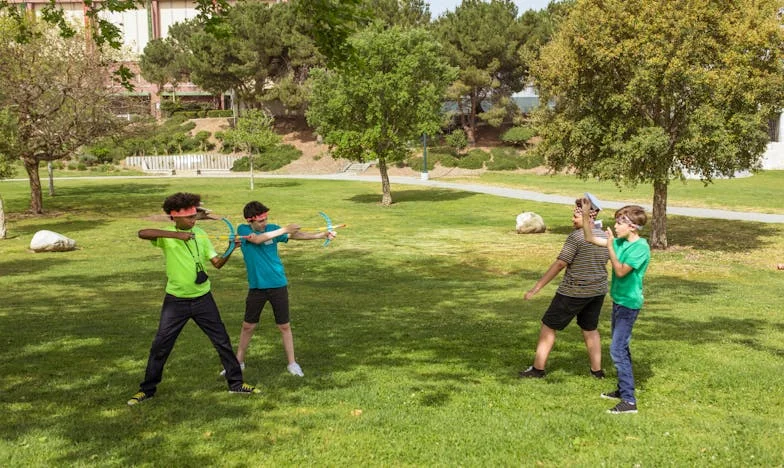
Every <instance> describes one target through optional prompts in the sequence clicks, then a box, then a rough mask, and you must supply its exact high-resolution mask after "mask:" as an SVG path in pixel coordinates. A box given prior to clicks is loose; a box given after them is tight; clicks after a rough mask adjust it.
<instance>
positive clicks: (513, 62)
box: [433, 0, 528, 144]
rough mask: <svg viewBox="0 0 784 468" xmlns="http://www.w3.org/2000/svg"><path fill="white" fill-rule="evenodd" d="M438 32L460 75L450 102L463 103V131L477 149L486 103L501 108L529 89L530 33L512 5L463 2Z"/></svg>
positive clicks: (441, 20)
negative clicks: (498, 104) (527, 46)
mask: <svg viewBox="0 0 784 468" xmlns="http://www.w3.org/2000/svg"><path fill="white" fill-rule="evenodd" d="M433 29H434V31H435V33H436V36H437V37H438V38H439V40H440V41H441V42H442V43H443V44H444V49H445V52H446V55H447V56H448V57H449V60H450V63H451V64H452V65H454V66H456V67H458V68H459V69H460V76H459V79H458V80H457V81H456V82H455V83H453V85H452V86H451V87H450V89H449V93H448V96H449V98H450V99H451V100H454V101H455V102H456V103H457V105H458V109H459V114H460V116H461V119H462V125H463V129H464V130H465V131H466V134H467V136H468V140H469V142H470V143H472V144H473V143H475V142H476V126H477V117H480V118H481V117H482V116H481V115H479V114H480V113H482V112H483V110H482V107H481V103H482V102H483V101H485V100H487V99H490V100H491V101H493V102H500V101H501V99H502V98H504V97H509V96H510V95H511V94H512V93H514V92H517V91H520V90H522V89H523V87H524V86H525V81H526V77H527V73H528V69H527V66H526V62H525V54H524V53H523V52H524V50H523V47H524V45H525V41H526V37H525V34H524V33H525V32H526V29H525V28H524V27H523V25H522V23H520V22H519V21H518V19H517V7H516V6H515V4H514V3H512V2H511V1H510V0H491V1H489V2H484V1H481V0H463V3H462V4H461V5H460V6H458V7H457V8H455V11H453V12H447V13H446V14H444V15H442V16H440V17H439V18H438V19H437V20H436V21H435V23H434V24H433ZM502 106H503V103H502ZM507 108H509V109H512V107H511V106H509V107H507ZM487 117H488V118H491V120H490V121H491V122H492V123H493V124H497V123H498V122H499V119H498V117H497V116H495V115H488V116H487Z"/></svg>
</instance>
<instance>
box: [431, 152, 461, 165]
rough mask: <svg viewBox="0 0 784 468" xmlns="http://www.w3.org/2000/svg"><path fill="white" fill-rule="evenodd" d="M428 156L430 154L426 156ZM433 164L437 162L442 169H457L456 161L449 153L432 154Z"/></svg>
mask: <svg viewBox="0 0 784 468" xmlns="http://www.w3.org/2000/svg"><path fill="white" fill-rule="evenodd" d="M428 156H430V154H428ZM432 159H433V162H438V163H439V164H441V165H442V166H444V167H457V163H458V160H457V158H456V157H454V156H453V155H451V154H449V153H433V155H432Z"/></svg>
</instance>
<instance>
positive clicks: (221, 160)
mask: <svg viewBox="0 0 784 468" xmlns="http://www.w3.org/2000/svg"><path fill="white" fill-rule="evenodd" d="M241 157H242V156H238V155H236V154H217V153H215V154H213V153H202V154H176V155H170V156H130V157H127V158H125V166H126V167H135V168H139V169H141V170H143V171H144V172H171V171H228V170H231V168H232V166H233V165H234V161H236V160H238V159H240V158H241Z"/></svg>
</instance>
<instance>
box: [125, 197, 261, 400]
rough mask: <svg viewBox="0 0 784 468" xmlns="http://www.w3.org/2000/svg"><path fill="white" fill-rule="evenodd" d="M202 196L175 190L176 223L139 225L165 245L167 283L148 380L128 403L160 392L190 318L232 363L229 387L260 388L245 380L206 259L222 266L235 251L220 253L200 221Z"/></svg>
mask: <svg viewBox="0 0 784 468" xmlns="http://www.w3.org/2000/svg"><path fill="white" fill-rule="evenodd" d="M200 201H201V197H199V195H195V194H192V193H182V192H180V193H175V194H174V195H171V196H169V197H168V198H166V200H164V202H163V211H164V212H165V213H166V214H168V215H169V217H170V218H171V220H172V221H174V226H173V227H172V228H169V229H142V230H141V231H139V237H140V238H142V239H146V240H149V241H151V242H152V245H154V246H155V247H158V248H160V249H161V250H163V254H164V256H165V257H166V278H167V283H166V296H165V297H164V299H163V307H162V308H161V318H160V322H159V323H158V332H157V333H156V335H155V339H154V340H153V342H152V347H151V348H150V356H149V358H148V360H147V370H146V371H145V375H144V381H143V382H142V383H141V384H140V385H139V391H138V392H137V393H136V394H135V395H133V396H132V397H131V399H130V400H128V405H131V406H133V405H136V404H138V403H141V402H142V401H144V400H147V399H149V398H152V397H153V395H155V391H156V390H157V387H158V384H159V383H160V382H161V379H162V377H163V366H164V364H166V360H167V359H168V358H169V354H170V353H171V351H172V348H174V343H175V341H176V340H177V337H178V336H179V334H180V332H181V331H182V329H183V327H185V324H186V323H188V320H190V319H193V321H194V322H196V324H197V325H198V326H199V328H201V329H202V331H203V332H204V333H205V334H206V335H207V336H208V337H209V338H210V341H212V344H213V346H215V349H216V350H217V351H218V355H219V356H220V360H221V363H222V364H223V368H224V369H227V372H226V380H227V382H228V385H229V392H230V393H244V394H253V393H259V391H258V390H257V389H256V388H255V387H253V386H251V385H248V384H246V383H243V381H242V370H241V369H240V363H239V362H238V361H237V358H236V357H235V356H234V352H233V351H232V348H231V341H230V340H229V334H228V333H227V332H226V327H225V326H224V325H223V321H222V319H221V316H220V312H219V311H218V306H217V305H216V304H215V300H214V299H213V297H212V293H211V292H210V280H209V278H208V277H207V274H206V272H205V271H204V265H205V264H206V263H207V262H208V261H209V262H210V263H212V266H214V267H215V268H221V267H223V265H225V264H226V262H227V261H228V259H229V256H226V257H221V256H219V255H218V254H217V252H215V248H214V247H213V246H212V242H210V241H209V239H208V238H207V234H206V233H205V232H204V231H203V230H202V229H201V228H197V227H195V225H196V216H197V215H196V213H197V207H198V206H199V203H200Z"/></svg>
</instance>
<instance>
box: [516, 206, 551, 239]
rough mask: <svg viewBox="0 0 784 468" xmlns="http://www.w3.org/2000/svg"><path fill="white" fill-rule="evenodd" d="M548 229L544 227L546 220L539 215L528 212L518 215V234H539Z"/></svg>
mask: <svg viewBox="0 0 784 468" xmlns="http://www.w3.org/2000/svg"><path fill="white" fill-rule="evenodd" d="M545 229H547V227H546V226H545V225H544V219H542V217H541V216H539V215H538V214H536V213H534V212H531V211H526V212H525V213H520V214H519V215H517V233H518V234H538V233H542V232H544V231H545Z"/></svg>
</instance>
